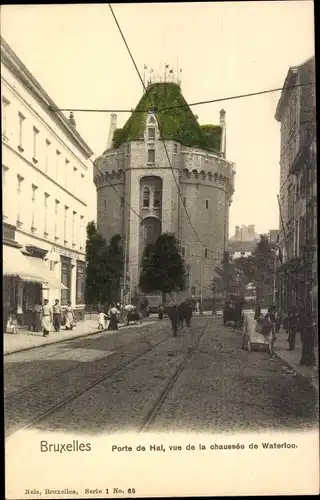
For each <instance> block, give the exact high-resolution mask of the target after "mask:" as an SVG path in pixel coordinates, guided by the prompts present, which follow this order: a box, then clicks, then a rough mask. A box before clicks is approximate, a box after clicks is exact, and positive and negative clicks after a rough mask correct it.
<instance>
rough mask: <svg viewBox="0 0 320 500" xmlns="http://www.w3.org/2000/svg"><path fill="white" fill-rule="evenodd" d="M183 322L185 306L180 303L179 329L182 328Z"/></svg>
mask: <svg viewBox="0 0 320 500" xmlns="http://www.w3.org/2000/svg"><path fill="white" fill-rule="evenodd" d="M184 320H185V304H184V302H183V301H182V302H180V304H179V306H178V323H179V326H180V328H183V325H184Z"/></svg>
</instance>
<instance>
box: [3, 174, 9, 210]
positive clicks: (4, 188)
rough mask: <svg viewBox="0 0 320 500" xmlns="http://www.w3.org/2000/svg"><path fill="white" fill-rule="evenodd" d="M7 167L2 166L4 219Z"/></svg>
mask: <svg viewBox="0 0 320 500" xmlns="http://www.w3.org/2000/svg"><path fill="white" fill-rule="evenodd" d="M8 170H9V169H8V167H4V166H3V165H2V216H3V218H6V216H7V203H6V201H7V189H6V188H7V175H8Z"/></svg>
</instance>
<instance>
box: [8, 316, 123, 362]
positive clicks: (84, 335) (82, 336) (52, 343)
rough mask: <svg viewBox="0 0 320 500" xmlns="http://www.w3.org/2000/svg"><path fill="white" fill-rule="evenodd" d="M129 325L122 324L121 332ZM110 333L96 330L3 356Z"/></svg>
mask: <svg viewBox="0 0 320 500" xmlns="http://www.w3.org/2000/svg"><path fill="white" fill-rule="evenodd" d="M125 326H127V325H125V324H122V325H121V326H119V330H120V329H121V328H123V327H125ZM106 331H108V330H107V329H105V330H95V331H93V332H89V333H84V334H81V335H77V336H76V337H70V338H66V339H60V340H54V341H53V342H48V343H45V344H39V345H33V346H30V347H22V348H21V349H15V350H14V351H9V352H5V353H4V354H3V356H4V357H5V356H11V354H16V353H18V352H26V351H31V350H32V349H36V348H37V347H49V346H50V345H54V344H61V343H62V342H69V341H70V340H75V339H82V338H84V337H90V336H91V335H97V333H103V332H106ZM114 331H117V330H114Z"/></svg>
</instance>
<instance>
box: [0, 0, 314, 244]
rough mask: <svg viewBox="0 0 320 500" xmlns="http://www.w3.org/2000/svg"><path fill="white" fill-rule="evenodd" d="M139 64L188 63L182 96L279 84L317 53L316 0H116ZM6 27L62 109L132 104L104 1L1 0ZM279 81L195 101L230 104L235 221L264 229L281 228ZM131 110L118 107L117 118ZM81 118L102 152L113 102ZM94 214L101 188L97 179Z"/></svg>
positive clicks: (129, 75)
mask: <svg viewBox="0 0 320 500" xmlns="http://www.w3.org/2000/svg"><path fill="white" fill-rule="evenodd" d="M113 9H114V13H115V15H116V16H117V19H118V22H119V24H120V27H121V29H122V31H123V33H124V36H125V38H126V40H127V43H128V45H129V47H130V50H131V52H132V55H133V57H134V59H135V61H136V63H137V66H138V68H139V70H140V71H141V72H143V67H144V65H146V66H148V67H149V68H154V70H155V72H157V73H158V72H160V71H161V68H163V71H164V66H165V64H166V63H167V64H169V65H170V66H171V67H173V66H176V65H177V61H178V64H179V67H181V69H182V73H181V75H182V93H183V95H184V97H185V99H186V100H187V102H189V103H192V102H197V101H205V100H211V99H218V98H223V97H229V96H237V95H240V94H247V93H251V92H259V91H262V90H268V89H273V88H279V87H281V86H282V85H283V83H284V80H285V77H286V75H287V72H288V69H289V67H290V66H295V65H298V64H300V63H302V62H303V61H305V60H306V59H308V58H309V57H310V56H312V55H313V54H314V18H313V16H314V13H313V2H312V1H308V0H307V1H300V2H299V1H282V2H274V1H266V2H262V1H258V2H217V3H214V2H209V3H192V2H190V3H166V4H161V3H145V4H113ZM1 34H2V36H3V37H4V39H5V40H6V41H7V42H8V43H9V45H10V46H11V47H12V49H13V50H14V51H15V52H16V54H17V55H18V57H20V59H21V60H22V61H23V63H24V64H25V65H26V66H27V67H28V69H29V70H30V71H31V73H32V74H33V75H34V76H35V78H36V79H37V80H38V81H39V83H40V84H41V85H42V87H43V88H44V89H45V90H46V91H47V93H48V94H49V95H50V97H51V98H52V99H53V100H54V101H55V103H56V104H57V105H58V106H59V107H60V108H71V109H79V108H81V109H83V108H86V109H88V108H90V109H97V108H98V109H132V108H134V107H135V106H136V105H137V103H138V101H139V99H140V97H141V96H142V92H143V89H142V84H141V82H140V80H139V77H138V74H137V72H136V70H135V68H134V65H133V63H132V61H131V59H130V56H129V54H128V52H127V49H126V47H125V45H124V42H123V40H122V38H121V35H120V33H119V31H118V28H117V26H116V24H115V21H114V19H113V17H112V14H111V12H110V9H109V7H108V4H96V5H94V4H81V5H80V4H79V5H75V4H73V5H23V6H13V5H12V6H9V5H6V6H2V7H1ZM279 97H280V92H275V93H270V94H266V95H262V96H261V95H260V96H254V97H249V98H242V99H234V100H228V101H225V102H218V103H214V104H205V105H200V106H195V107H193V108H192V110H193V112H194V113H195V114H197V115H198V117H199V123H200V124H206V123H215V124H219V110H220V109H221V108H223V109H225V110H226V121H227V159H228V160H230V161H232V162H234V163H235V164H236V178H235V193H234V195H233V202H232V205H231V208H230V236H232V234H233V233H234V226H235V225H242V224H244V225H248V224H254V225H255V228H256V231H257V232H258V233H266V232H268V231H269V230H270V229H277V228H278V227H279V215H278V206H277V193H278V191H279V179H280V167H279V158H280V124H279V123H277V122H276V120H275V118H274V114H275V110H276V106H277V102H278V100H279ZM128 117H129V115H128V114H124V113H121V114H118V127H121V126H122V125H124V123H125V121H126V120H127V119H128ZM75 119H76V122H77V129H78V131H79V132H80V134H81V135H82V136H83V138H84V139H85V140H86V142H87V143H88V144H89V146H90V147H91V149H92V150H93V151H94V156H99V155H100V154H101V153H102V152H103V151H104V150H105V148H106V144H107V140H108V133H109V126H110V113H80V112H76V113H75ZM90 192H92V197H91V198H92V200H91V209H92V213H93V214H95V210H96V208H95V207H96V201H95V189H94V186H93V185H92V186H91V191H90Z"/></svg>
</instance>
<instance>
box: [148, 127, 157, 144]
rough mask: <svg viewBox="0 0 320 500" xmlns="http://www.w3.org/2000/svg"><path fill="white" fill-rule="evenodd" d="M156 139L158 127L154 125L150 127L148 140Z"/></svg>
mask: <svg viewBox="0 0 320 500" xmlns="http://www.w3.org/2000/svg"><path fill="white" fill-rule="evenodd" d="M155 139H156V129H155V128H154V127H149V128H148V141H155Z"/></svg>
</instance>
